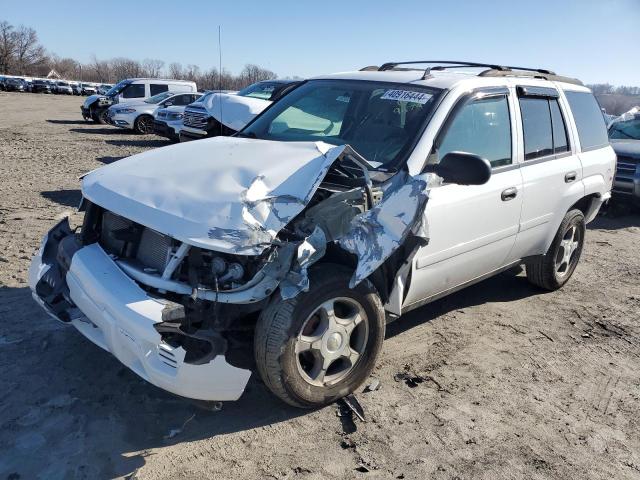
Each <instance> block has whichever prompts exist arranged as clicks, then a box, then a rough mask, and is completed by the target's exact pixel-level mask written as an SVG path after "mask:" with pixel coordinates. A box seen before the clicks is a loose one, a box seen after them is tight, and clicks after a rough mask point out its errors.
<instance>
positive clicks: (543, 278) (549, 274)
mask: <svg viewBox="0 0 640 480" xmlns="http://www.w3.org/2000/svg"><path fill="white" fill-rule="evenodd" d="M573 228H575V233H577V234H578V240H577V247H576V248H575V250H573V252H572V253H571V254H570V259H569V261H568V262H564V264H566V267H564V269H561V270H560V271H559V270H558V261H559V258H560V257H561V256H562V254H563V253H564V252H565V251H564V248H565V247H563V246H562V245H563V240H565V236H566V235H568V232H570V231H571V229H573ZM586 230H587V228H586V223H585V219H584V214H583V213H582V212H581V211H580V210H570V211H569V212H567V214H566V215H565V216H564V219H563V220H562V223H561V224H560V227H559V228H558V231H557V232H556V236H555V237H554V239H553V242H551V246H550V247H549V250H548V251H547V253H546V254H544V255H540V256H537V257H534V258H531V259H529V260H527V262H526V263H525V265H526V271H527V280H529V282H531V283H532V284H534V285H536V286H538V287H540V288H544V289H545V290H558V289H559V288H561V287H562V286H563V285H564V284H565V283H567V282H568V281H569V279H570V278H571V275H573V272H574V270H575V268H576V266H577V265H578V262H579V260H580V255H581V254H582V248H583V246H584V237H585V233H586Z"/></svg>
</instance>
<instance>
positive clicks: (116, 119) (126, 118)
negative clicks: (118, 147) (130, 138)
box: [107, 110, 138, 128]
mask: <svg viewBox="0 0 640 480" xmlns="http://www.w3.org/2000/svg"><path fill="white" fill-rule="evenodd" d="M137 115H138V113H115V112H114V111H113V110H109V113H108V114H107V122H109V123H110V124H111V125H113V126H114V127H120V128H133V127H134V125H135V123H136V117H137Z"/></svg>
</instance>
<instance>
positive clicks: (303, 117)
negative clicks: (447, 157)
mask: <svg viewBox="0 0 640 480" xmlns="http://www.w3.org/2000/svg"><path fill="white" fill-rule="evenodd" d="M437 92H438V90H435V89H430V88H426V87H420V86H416V85H407V84H397V83H386V82H385V83H383V82H368V81H354V80H313V81H309V82H307V83H305V84H303V85H301V86H300V87H298V88H296V89H295V90H293V91H292V92H291V93H289V94H287V95H286V96H284V97H283V98H282V99H281V100H279V101H278V102H276V103H275V104H273V105H272V107H271V108H269V109H268V110H265V111H264V113H263V114H262V115H260V116H259V117H257V118H256V120H255V121H254V122H253V123H251V124H250V125H248V126H247V127H246V128H245V129H244V130H242V132H241V133H240V136H250V137H255V138H261V139H265V140H281V141H320V140H321V141H324V142H327V143H331V144H333V145H343V144H349V145H351V146H352V147H353V148H354V149H355V150H356V151H357V152H358V153H359V154H360V155H362V156H363V157H364V158H365V159H366V160H367V161H368V162H369V163H371V164H373V165H375V166H376V167H382V168H392V167H393V166H394V165H395V164H397V163H398V162H400V161H401V160H402V159H403V158H405V157H406V155H407V154H408V153H409V152H410V150H411V149H412V147H413V144H414V141H415V140H416V139H417V136H418V135H419V132H420V131H421V129H422V128H421V127H422V126H423V125H424V124H425V122H426V120H427V117H428V116H429V113H430V112H431V109H432V108H433V104H434V101H435V96H436V93H437Z"/></svg>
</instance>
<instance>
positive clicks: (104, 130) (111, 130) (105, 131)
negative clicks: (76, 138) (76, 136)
mask: <svg viewBox="0 0 640 480" xmlns="http://www.w3.org/2000/svg"><path fill="white" fill-rule="evenodd" d="M69 131H70V132H74V133H89V134H91V135H114V134H122V133H123V130H122V129H120V128H117V127H100V128H70V129H69Z"/></svg>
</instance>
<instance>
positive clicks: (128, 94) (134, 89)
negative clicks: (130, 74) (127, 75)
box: [122, 83, 144, 98]
mask: <svg viewBox="0 0 640 480" xmlns="http://www.w3.org/2000/svg"><path fill="white" fill-rule="evenodd" d="M122 98H144V84H143V83H134V84H131V85H128V86H127V87H126V88H125V89H124V90H123V91H122Z"/></svg>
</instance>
